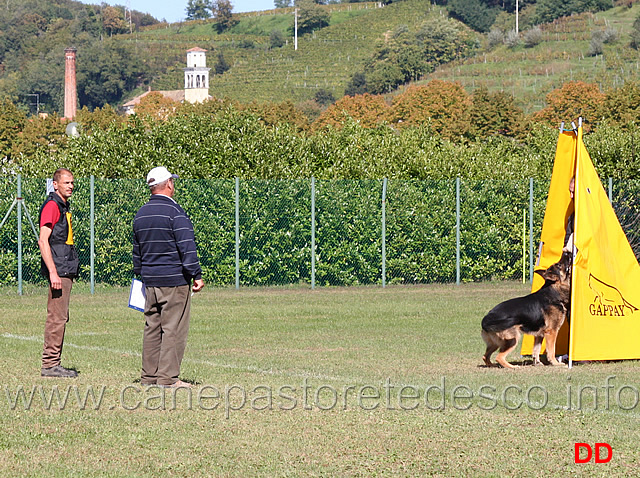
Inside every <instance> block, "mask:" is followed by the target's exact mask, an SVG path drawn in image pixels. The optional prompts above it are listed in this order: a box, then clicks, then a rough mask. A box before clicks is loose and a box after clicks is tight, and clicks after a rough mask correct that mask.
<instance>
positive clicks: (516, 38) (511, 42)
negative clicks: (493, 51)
mask: <svg viewBox="0 0 640 478" xmlns="http://www.w3.org/2000/svg"><path fill="white" fill-rule="evenodd" d="M504 44H505V45H507V46H508V47H509V48H516V47H517V46H518V45H520V35H518V33H517V32H516V31H515V30H511V31H510V32H509V33H507V35H506V36H505V38H504Z"/></svg>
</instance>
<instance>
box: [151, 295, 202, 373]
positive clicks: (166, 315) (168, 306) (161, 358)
mask: <svg viewBox="0 0 640 478" xmlns="http://www.w3.org/2000/svg"><path fill="white" fill-rule="evenodd" d="M145 293H146V302H145V306H144V317H145V325H144V333H143V340H142V374H141V377H140V381H141V383H143V384H158V385H171V384H172V383H174V382H176V381H177V380H178V376H179V375H180V364H181V363H182V357H183V356H184V350H185V348H186V346H187V335H188V333H189V318H190V311H191V287H190V286H189V285H182V286H178V287H145Z"/></svg>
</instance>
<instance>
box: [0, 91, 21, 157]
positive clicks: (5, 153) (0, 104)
mask: <svg viewBox="0 0 640 478" xmlns="http://www.w3.org/2000/svg"><path fill="white" fill-rule="evenodd" d="M26 122H27V118H26V116H25V114H24V113H23V112H22V111H20V110H18V108H16V106H15V105H14V104H13V103H12V102H11V101H9V100H8V99H4V100H0V164H3V165H4V164H6V163H7V162H11V158H12V156H13V154H14V153H15V151H16V149H17V146H18V138H19V135H20V132H21V131H22V130H23V128H24V125H25V123H26Z"/></svg>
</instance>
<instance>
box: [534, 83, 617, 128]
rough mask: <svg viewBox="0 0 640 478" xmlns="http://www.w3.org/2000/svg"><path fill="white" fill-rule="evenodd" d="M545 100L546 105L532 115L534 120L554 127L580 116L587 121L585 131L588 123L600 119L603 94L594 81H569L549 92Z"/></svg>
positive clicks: (594, 122) (593, 122)
mask: <svg viewBox="0 0 640 478" xmlns="http://www.w3.org/2000/svg"><path fill="white" fill-rule="evenodd" d="M546 100H547V106H546V107H545V108H543V109H542V110H540V111H538V112H537V113H535V114H534V115H533V119H534V121H539V122H541V123H545V124H547V125H549V126H552V127H555V126H558V125H559V124H560V123H561V122H563V121H564V122H568V121H574V120H576V119H577V118H578V117H582V118H583V119H585V120H586V121H587V124H585V131H586V130H588V129H590V126H589V123H591V125H593V124H596V123H597V122H598V121H599V120H600V119H601V116H602V106H603V104H604V100H605V95H604V93H601V92H600V89H599V88H598V85H597V84H595V83H584V82H582V81H569V82H567V83H565V84H564V85H562V87H561V88H558V89H555V90H553V91H552V92H550V93H549V94H548V95H547V97H546Z"/></svg>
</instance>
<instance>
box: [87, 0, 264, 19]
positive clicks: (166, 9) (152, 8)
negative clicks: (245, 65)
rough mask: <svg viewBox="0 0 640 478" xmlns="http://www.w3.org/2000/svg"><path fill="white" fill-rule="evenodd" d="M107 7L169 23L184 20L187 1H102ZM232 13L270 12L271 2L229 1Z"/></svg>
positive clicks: (94, 0) (91, 1) (92, 0)
mask: <svg viewBox="0 0 640 478" xmlns="http://www.w3.org/2000/svg"><path fill="white" fill-rule="evenodd" d="M81 1H82V3H88V4H93V5H100V4H101V3H103V2H102V1H101V0H81ZM104 3H107V4H109V5H122V6H124V7H129V8H131V10H138V11H139V12H142V13H150V14H151V15H153V16H154V17H155V18H157V19H158V20H162V19H165V20H166V21H168V22H169V23H175V22H179V21H181V20H184V18H185V16H186V13H185V11H186V9H187V3H188V0H104ZM231 5H233V11H234V12H235V13H241V12H256V11H261V10H271V9H272V8H274V7H273V0H231Z"/></svg>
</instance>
